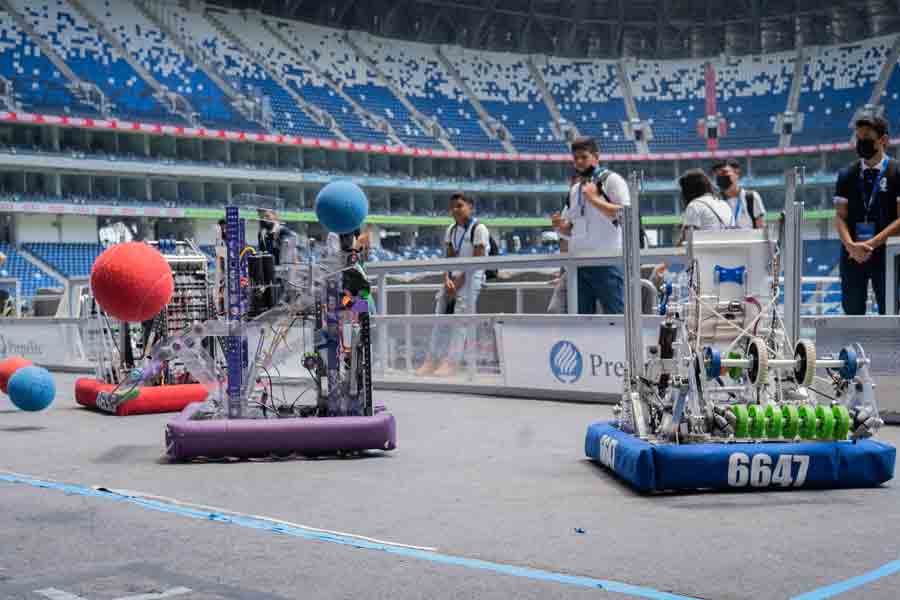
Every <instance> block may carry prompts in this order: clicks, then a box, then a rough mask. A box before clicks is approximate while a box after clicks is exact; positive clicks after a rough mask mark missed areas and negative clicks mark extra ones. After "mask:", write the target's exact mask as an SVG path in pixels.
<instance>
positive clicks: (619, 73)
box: [616, 61, 650, 154]
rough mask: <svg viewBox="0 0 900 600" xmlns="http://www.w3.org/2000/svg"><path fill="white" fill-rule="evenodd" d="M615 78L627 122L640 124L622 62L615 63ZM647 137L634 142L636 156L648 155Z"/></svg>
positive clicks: (626, 72) (629, 82) (639, 116)
mask: <svg viewBox="0 0 900 600" xmlns="http://www.w3.org/2000/svg"><path fill="white" fill-rule="evenodd" d="M616 78H617V79H618V80H619V89H620V90H622V99H623V100H624V101H625V110H626V111H627V113H628V120H629V121H631V122H632V123H635V122H640V120H641V115H639V114H638V109H637V103H636V102H635V101H634V94H633V93H632V92H631V80H630V79H628V71H627V69H626V68H625V64H624V63H623V62H622V61H617V62H616ZM645 127H646V124H645ZM645 133H646V132H645ZM648 137H649V136H648V135H644V136H643V137H642V138H641V141H636V140H635V142H634V145H635V147H636V148H637V151H638V154H650V144H648V143H647V138H648Z"/></svg>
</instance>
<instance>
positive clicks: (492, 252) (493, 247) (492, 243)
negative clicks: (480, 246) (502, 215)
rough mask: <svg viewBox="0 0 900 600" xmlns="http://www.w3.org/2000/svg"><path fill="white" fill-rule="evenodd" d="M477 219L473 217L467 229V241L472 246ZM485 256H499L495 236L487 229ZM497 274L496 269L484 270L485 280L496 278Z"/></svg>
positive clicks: (498, 245)
mask: <svg viewBox="0 0 900 600" xmlns="http://www.w3.org/2000/svg"><path fill="white" fill-rule="evenodd" d="M479 224H480V223H478V219H475V222H474V223H473V224H472V227H471V229H470V230H469V243H470V244H472V246H473V247H474V246H475V230H476V229H478V225H479ZM453 229H454V230H455V229H456V225H454V226H453ZM486 256H500V244H499V243H498V242H497V240H496V238H494V236H493V235H490V231H488V247H487V254H486ZM498 275H499V271H497V269H486V270H485V271H484V278H485V280H486V281H491V280H494V279H497V276H498Z"/></svg>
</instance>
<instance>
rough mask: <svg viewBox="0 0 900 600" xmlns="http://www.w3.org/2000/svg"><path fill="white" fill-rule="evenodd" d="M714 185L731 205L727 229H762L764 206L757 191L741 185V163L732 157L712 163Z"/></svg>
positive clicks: (764, 217) (764, 215) (764, 216)
mask: <svg viewBox="0 0 900 600" xmlns="http://www.w3.org/2000/svg"><path fill="white" fill-rule="evenodd" d="M712 172H713V175H714V176H715V178H716V187H717V188H719V193H720V194H721V196H722V199H723V200H725V202H727V203H728V206H730V207H731V220H730V222H729V223H728V228H729V229H762V228H763V227H765V226H766V223H765V219H766V206H765V204H763V200H762V196H760V195H759V192H755V191H753V190H745V189H744V188H742V187H741V163H739V162H738V161H737V160H735V159H733V158H729V159H728V160H723V161H721V162H718V163H716V164H714V165H713V167H712Z"/></svg>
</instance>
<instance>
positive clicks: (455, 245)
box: [450, 219, 478, 257]
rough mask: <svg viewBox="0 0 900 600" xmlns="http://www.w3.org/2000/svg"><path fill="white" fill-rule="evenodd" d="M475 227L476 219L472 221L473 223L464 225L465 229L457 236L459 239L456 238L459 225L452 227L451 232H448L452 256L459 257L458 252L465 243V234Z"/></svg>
mask: <svg viewBox="0 0 900 600" xmlns="http://www.w3.org/2000/svg"><path fill="white" fill-rule="evenodd" d="M477 225H478V219H474V220H473V221H471V222H470V223H469V224H468V225H466V228H465V229H463V232H462V235H461V236H459V238H457V237H456V230H457V229H458V228H459V225H454V226H453V231H451V232H450V236H451V239H450V243H451V244H452V245H453V254H454V255H455V256H457V257H458V256H459V251H460V249H461V248H462V245H463V244H464V243H465V241H466V234H467V233H469V227H475V226H477Z"/></svg>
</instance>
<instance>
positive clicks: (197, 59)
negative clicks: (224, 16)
mask: <svg viewBox="0 0 900 600" xmlns="http://www.w3.org/2000/svg"><path fill="white" fill-rule="evenodd" d="M134 5H135V6H136V7H137V9H138V10H139V11H140V12H141V13H142V14H143V15H144V16H145V17H146V18H147V19H149V20H150V22H151V23H153V25H154V26H156V27H157V28H158V29H159V30H160V31H162V32H163V33H164V34H165V35H166V36H167V37H168V38H169V40H170V42H171V43H174V44H175V45H176V46H177V47H178V50H179V51H180V52H181V53H183V54H184V55H185V56H187V57H188V58H189V59H190V60H191V61H192V62H193V63H194V64H195V65H196V66H197V67H198V68H199V69H200V70H202V71H203V73H205V74H206V76H207V77H209V79H210V80H212V82H213V83H215V84H216V85H217V86H218V87H219V89H221V90H222V92H224V93H225V95H226V96H227V97H228V99H229V100H230V102H231V104H232V106H233V108H234V109H235V110H236V111H237V112H238V113H239V114H240V115H241V116H243V117H244V118H246V119H247V120H248V121H251V122H253V123H254V124H258V125H260V126H262V129H267V128H266V127H265V124H263V123H262V122H261V120H260V119H258V118H254V115H253V114H252V112H251V110H250V108H249V107H250V106H252V105H253V103H252V102H251V100H250V99H249V98H247V97H246V96H244V94H242V93H241V92H240V91H238V90H236V89H234V87H232V86H231V85H230V84H228V83H226V82H225V80H224V79H223V78H222V77H221V76H220V75H219V73H217V72H216V70H215V69H214V68H213V67H212V65H210V64H209V63H208V62H207V61H205V60H203V58H202V57H201V56H199V55H198V53H197V52H196V51H195V50H194V48H192V47H191V45H190V44H188V43H187V41H186V40H185V38H184V36H182V35H181V34H180V33H178V32H176V31H175V30H174V29H173V28H172V27H169V25H168V24H167V23H166V22H165V21H166V19H165V18H163V17H162V15H160V14H158V13H157V12H156V10H154V6H153V5H151V4H149V3H146V2H144V1H143V0H134ZM156 8H157V10H159V9H161V8H163V7H156ZM201 18H202V17H201Z"/></svg>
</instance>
